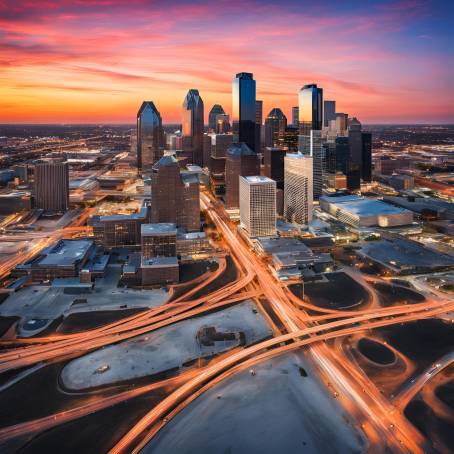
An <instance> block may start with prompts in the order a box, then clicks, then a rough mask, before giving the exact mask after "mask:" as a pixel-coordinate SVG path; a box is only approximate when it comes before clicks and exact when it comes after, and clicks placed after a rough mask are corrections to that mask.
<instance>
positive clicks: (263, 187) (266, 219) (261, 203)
mask: <svg viewBox="0 0 454 454" xmlns="http://www.w3.org/2000/svg"><path fill="white" fill-rule="evenodd" d="M239 181H240V188H239V189H240V222H241V226H242V227H243V228H244V229H245V230H246V232H247V234H248V235H249V236H250V237H252V238H254V237H261V236H273V235H275V234H276V182H275V181H273V180H271V179H270V178H268V177H264V176H247V177H240V179H239Z"/></svg>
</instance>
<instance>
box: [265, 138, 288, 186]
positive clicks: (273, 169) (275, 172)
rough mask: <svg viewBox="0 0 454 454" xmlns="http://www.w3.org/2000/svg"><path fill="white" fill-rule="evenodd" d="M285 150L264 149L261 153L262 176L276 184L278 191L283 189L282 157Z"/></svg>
mask: <svg viewBox="0 0 454 454" xmlns="http://www.w3.org/2000/svg"><path fill="white" fill-rule="evenodd" d="M286 153H287V148H273V147H265V150H264V153H263V161H264V174H265V176H267V177H269V178H271V179H272V180H274V181H275V182H276V187H277V188H278V189H284V157H285V154H286Z"/></svg>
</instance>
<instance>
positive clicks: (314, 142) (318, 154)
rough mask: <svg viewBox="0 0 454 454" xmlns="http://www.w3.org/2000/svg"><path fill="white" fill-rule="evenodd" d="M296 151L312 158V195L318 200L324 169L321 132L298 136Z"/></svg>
mask: <svg viewBox="0 0 454 454" xmlns="http://www.w3.org/2000/svg"><path fill="white" fill-rule="evenodd" d="M298 151H299V152H300V153H302V154H304V155H308V156H312V169H313V173H312V181H313V190H312V191H313V192H312V195H313V198H314V199H316V200H318V199H319V198H320V197H321V195H322V190H323V174H324V169H325V167H326V163H325V149H324V147H323V137H322V131H320V130H315V129H311V131H310V134H309V135H300V136H298Z"/></svg>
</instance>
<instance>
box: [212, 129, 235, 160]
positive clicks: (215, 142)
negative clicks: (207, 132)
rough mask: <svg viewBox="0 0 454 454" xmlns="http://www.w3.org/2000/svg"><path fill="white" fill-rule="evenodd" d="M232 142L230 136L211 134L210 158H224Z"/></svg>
mask: <svg viewBox="0 0 454 454" xmlns="http://www.w3.org/2000/svg"><path fill="white" fill-rule="evenodd" d="M232 142H233V136H232V134H211V156H213V157H214V158H225V157H226V156H227V150H228V148H229V147H230V145H232Z"/></svg>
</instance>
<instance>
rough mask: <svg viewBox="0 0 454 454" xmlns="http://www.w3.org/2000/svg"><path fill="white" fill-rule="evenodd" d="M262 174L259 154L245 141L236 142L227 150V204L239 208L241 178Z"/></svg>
mask: <svg viewBox="0 0 454 454" xmlns="http://www.w3.org/2000/svg"><path fill="white" fill-rule="evenodd" d="M259 174H260V161H259V159H258V157H257V154H256V153H255V152H254V151H253V150H252V149H251V148H249V147H248V146H247V145H246V144H245V143H234V144H232V145H231V146H230V147H229V148H228V150H227V158H226V163H225V205H226V207H227V208H228V209H234V208H239V206H240V199H239V184H240V183H239V178H240V176H243V177H247V176H253V175H259Z"/></svg>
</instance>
